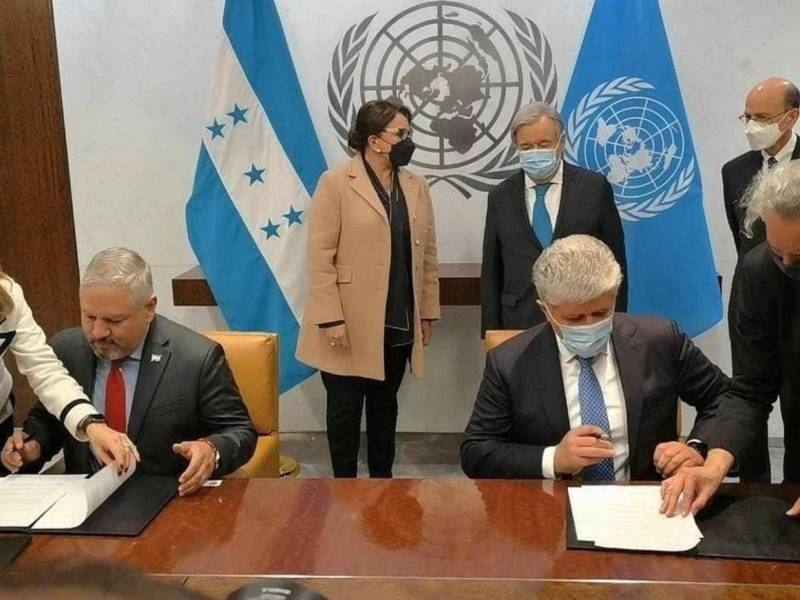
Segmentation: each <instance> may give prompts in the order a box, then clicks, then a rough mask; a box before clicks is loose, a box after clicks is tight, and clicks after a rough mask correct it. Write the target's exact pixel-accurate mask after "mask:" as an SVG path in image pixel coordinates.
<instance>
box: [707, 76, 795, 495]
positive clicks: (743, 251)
mask: <svg viewBox="0 0 800 600" xmlns="http://www.w3.org/2000/svg"><path fill="white" fill-rule="evenodd" d="M798 113H800V91H798V89H797V87H796V86H795V85H794V84H792V83H791V82H790V81H788V80H787V79H783V78H779V77H771V78H769V79H765V80H764V81H762V82H761V83H759V84H758V85H756V86H755V87H754V88H753V89H752V90H750V92H749V93H748V94H747V98H746V99H745V105H744V113H743V114H742V115H741V116H740V117H739V120H740V121H741V123H742V126H743V128H744V135H745V137H746V139H747V142H748V144H749V145H750V148H751V150H750V151H749V152H745V153H744V154H742V155H740V156H737V157H736V158H734V159H733V160H731V161H729V162H728V163H726V164H725V166H723V167H722V190H723V197H724V201H725V212H726V214H727V217H728V225H729V226H730V229H731V234H732V235H733V242H734V245H735V246H736V252H737V255H738V258H737V264H736V269H735V271H734V275H733V281H732V284H731V295H730V301H729V303H728V334H729V336H730V339H731V345H732V347H733V348H734V349H735V348H736V347H737V343H736V321H737V317H736V313H737V305H738V303H737V298H738V291H737V290H738V287H739V281H740V271H741V263H742V260H743V259H744V257H745V256H746V255H747V253H748V252H750V250H752V249H753V248H755V247H756V246H758V245H759V244H761V243H762V242H763V241H764V239H765V230H764V223H763V221H761V220H760V219H759V220H758V221H756V222H755V223H753V226H752V236H747V235H745V234H744V231H743V223H744V217H745V206H744V202H743V201H742V200H743V198H744V197H745V194H746V192H747V190H748V188H749V187H750V185H751V184H752V183H753V180H754V179H755V178H756V176H757V175H759V174H760V173H763V172H765V171H767V170H770V169H773V168H774V167H776V166H778V165H781V164H786V163H788V162H790V161H793V160H797V159H800V142H799V141H798V138H797V135H795V133H794V126H795V125H796V124H797V119H798ZM759 427H760V431H759V432H758V433H759V435H758V440H757V442H756V443H755V444H753V446H752V447H751V448H750V450H749V451H748V453H747V455H743V456H741V457H740V459H739V474H740V476H741V478H742V481H765V482H769V480H770V462H769V452H768V450H767V425H766V422H765V423H763V425H762V424H760V425H759Z"/></svg>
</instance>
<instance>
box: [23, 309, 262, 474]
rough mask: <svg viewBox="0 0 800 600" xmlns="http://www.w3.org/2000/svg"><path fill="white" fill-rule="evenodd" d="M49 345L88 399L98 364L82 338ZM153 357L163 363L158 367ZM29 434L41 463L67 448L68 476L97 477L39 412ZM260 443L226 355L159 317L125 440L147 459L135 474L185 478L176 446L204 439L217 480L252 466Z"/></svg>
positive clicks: (75, 445)
mask: <svg viewBox="0 0 800 600" xmlns="http://www.w3.org/2000/svg"><path fill="white" fill-rule="evenodd" d="M50 344H51V345H52V346H53V349H54V350H55V352H56V355H57V356H58V358H59V359H60V360H61V361H62V362H63V363H64V366H65V367H66V368H67V370H68V371H69V373H70V375H72V376H73V377H74V378H75V379H76V380H77V381H78V383H79V384H80V385H81V386H82V387H83V389H84V391H85V392H86V393H87V395H88V396H89V397H90V398H91V397H92V392H93V391H94V377H95V366H96V359H95V355H94V353H93V352H92V349H91V347H90V346H89V343H88V342H87V341H86V338H85V337H84V335H83V332H82V331H81V330H80V329H79V328H75V329H68V330H65V331H61V332H59V333H57V334H56V335H55V336H53V338H52V340H51V341H50ZM153 355H160V356H161V359H160V360H159V361H157V362H156V361H154V360H153V359H152V357H153ZM24 428H25V431H26V432H28V433H29V434H30V435H32V436H33V437H34V438H35V439H36V440H37V441H38V442H39V443H40V444H41V445H42V454H43V460H48V459H49V458H50V457H52V456H53V455H54V454H55V453H57V452H58V451H59V450H60V449H61V448H62V447H63V448H64V458H65V462H66V467H67V472H68V473H88V472H92V470H93V467H94V466H95V463H94V460H95V459H94V458H93V455H92V453H91V450H90V448H89V445H88V444H86V443H81V442H78V441H77V440H75V439H74V438H73V437H72V436H71V435H69V434H68V433H67V432H66V430H65V429H64V427H63V426H62V425H61V423H60V422H59V421H58V420H57V419H54V418H53V417H52V415H50V413H48V412H47V410H46V409H45V408H44V407H43V406H42V405H41V404H37V405H36V406H35V407H34V408H33V410H32V411H31V413H30V415H29V416H28V418H27V420H26V421H25V425H24ZM256 435H257V434H256V431H255V429H254V428H253V424H252V422H251V420H250V415H249V414H248V413H247V408H246V407H245V405H244V402H243V401H242V398H241V396H240V395H239V389H238V388H237V386H236V382H235V381H234V380H233V375H232V373H231V370H230V367H228V363H227V361H226V360H225V354H224V352H223V350H222V347H221V346H220V345H219V344H217V343H216V342H213V341H211V340H210V339H208V338H206V337H205V336H202V335H200V334H199V333H196V332H194V331H192V330H190V329H187V328H186V327H183V326H182V325H179V324H177V323H175V322H174V321H170V320H169V319H167V318H166V317H162V316H158V315H156V317H155V318H154V319H153V322H152V323H151V325H150V331H149V332H148V334H147V338H146V339H145V343H144V347H143V351H142V362H141V365H140V368H139V377H138V379H137V382H136V390H135V392H134V397H133V404H132V406H131V411H130V418H129V421H128V436H129V437H130V438H131V440H133V442H134V443H135V444H136V446H137V448H138V449H139V453H140V454H141V457H142V462H141V464H140V465H139V466H138V467H137V469H138V470H140V471H141V472H143V473H150V474H155V475H177V474H180V473H181V472H183V470H184V469H185V468H186V465H187V462H186V460H185V459H184V458H182V457H181V456H179V455H177V454H175V453H174V452H173V451H172V444H175V443H178V442H183V441H192V440H196V439H198V438H201V437H206V438H208V439H209V440H210V441H212V442H213V443H214V445H215V446H216V447H217V450H219V453H220V466H219V469H218V471H217V472H215V473H214V476H217V477H219V476H222V475H225V474H227V473H230V472H232V471H234V470H236V469H237V468H239V467H240V466H241V465H243V464H244V463H245V462H247V461H248V460H249V459H250V457H251V456H252V455H253V451H254V450H255V445H256ZM38 466H40V465H31V468H33V469H35V468H36V467H38Z"/></svg>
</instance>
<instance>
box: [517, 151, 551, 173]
mask: <svg viewBox="0 0 800 600" xmlns="http://www.w3.org/2000/svg"><path fill="white" fill-rule="evenodd" d="M559 162H560V159H559V158H558V151H557V150H555V149H553V148H536V149H534V150H521V151H520V153H519V164H520V166H521V167H522V170H523V171H525V172H526V173H527V174H528V175H530V176H531V177H532V178H533V179H547V178H548V177H550V176H551V175H553V174H554V173H555V172H556V171H557V170H558V163H559Z"/></svg>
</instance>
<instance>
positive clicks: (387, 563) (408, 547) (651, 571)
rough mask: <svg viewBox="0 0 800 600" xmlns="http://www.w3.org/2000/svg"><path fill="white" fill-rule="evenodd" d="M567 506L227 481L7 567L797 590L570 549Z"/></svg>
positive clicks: (38, 549) (743, 576) (770, 578)
mask: <svg viewBox="0 0 800 600" xmlns="http://www.w3.org/2000/svg"><path fill="white" fill-rule="evenodd" d="M732 489H736V490H742V491H743V492H742V493H745V491H746V492H747V493H752V492H753V488H750V491H747V490H748V488H744V487H742V486H736V488H732ZM728 491H731V490H728ZM756 491H758V493H768V494H771V495H779V496H782V497H787V498H789V497H793V496H794V495H795V494H796V493H797V491H798V489H797V488H796V487H794V488H792V487H784V486H761V487H759V488H757V490H756ZM565 502H566V485H565V484H564V483H563V482H546V481H508V480H496V481H480V480H478V481H474V480H467V479H435V480H414V479H394V480H367V479H360V480H332V479H309V480H302V479H293V480H268V479H252V480H225V481H224V482H223V484H222V486H221V487H219V488H204V489H202V490H201V491H200V493H198V494H197V495H195V496H192V497H189V498H177V499H175V500H173V501H172V502H171V503H170V504H169V505H168V506H167V507H166V508H165V509H164V511H162V513H161V514H160V515H159V516H158V517H157V519H156V520H155V521H154V522H153V523H151V525H150V526H149V527H148V528H147V529H146V530H145V531H144V532H143V533H142V535H140V536H139V537H138V538H132V539H131V538H128V539H125V538H108V537H78V536H46V535H43V536H35V538H34V540H33V542H32V543H31V545H30V546H29V547H28V549H27V550H25V552H24V553H23V554H22V556H20V558H19V559H18V560H17V562H16V563H15V567H16V568H25V567H31V566H36V565H38V564H41V563H43V562H44V561H51V560H55V561H57V560H61V559H64V558H72V559H74V558H76V557H80V556H85V557H86V558H92V559H106V560H116V561H121V562H124V563H125V564H127V565H130V566H132V567H136V568H139V569H142V570H144V571H146V572H148V573H153V574H162V575H184V576H200V577H203V576H255V575H273V576H278V575H291V576H296V577H340V576H349V577H359V578H361V577H364V578H398V577H399V578H416V579H422V578H439V579H443V578H465V579H471V580H481V579H485V580H493V579H515V580H527V581H530V580H549V581H572V582H576V581H598V580H599V581H606V582H607V581H619V580H624V581H642V582H647V581H650V582H673V583H674V582H698V583H699V582H709V583H730V584H754V583H755V584H780V585H792V584H795V585H798V584H800V564H794V563H774V562H763V561H743V560H719V559H700V558H692V557H685V556H669V555H657V554H645V553H641V554H634V553H620V552H605V551H582V550H567V549H566V539H565V531H564V527H565ZM598 509H601V507H598ZM753 526H754V527H757V526H758V525H757V524H755V523H754V524H753ZM567 597H568V596H567ZM601 597H602V596H601ZM704 597H705V596H704ZM709 597H710V596H709ZM769 597H773V596H769Z"/></svg>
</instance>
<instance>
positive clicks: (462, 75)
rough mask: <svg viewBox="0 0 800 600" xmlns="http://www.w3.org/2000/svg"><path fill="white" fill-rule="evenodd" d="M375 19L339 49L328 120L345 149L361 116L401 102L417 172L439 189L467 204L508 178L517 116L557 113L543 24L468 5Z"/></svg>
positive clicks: (433, 6)
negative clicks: (383, 103) (533, 104)
mask: <svg viewBox="0 0 800 600" xmlns="http://www.w3.org/2000/svg"><path fill="white" fill-rule="evenodd" d="M385 13H386V14H383V11H382V12H381V13H376V14H371V15H368V16H366V17H364V18H363V19H361V20H359V21H357V22H356V23H354V24H353V25H351V26H350V27H349V28H348V29H347V30H346V31H345V32H344V35H343V36H342V39H341V40H340V41H339V43H338V44H337V45H336V48H335V50H334V52H333V57H332V60H331V70H330V76H329V79H328V86H327V88H328V99H329V101H330V107H329V117H330V123H331V125H332V127H333V128H334V129H335V130H336V133H337V134H338V135H339V138H340V143H341V145H342V148H343V149H346V138H347V131H348V130H349V128H350V126H351V124H352V122H353V118H354V115H355V111H356V110H357V107H358V106H360V105H361V104H363V103H364V102H367V101H369V100H373V99H376V98H377V99H394V100H399V101H401V102H402V103H403V104H405V105H406V106H408V107H409V108H410V109H411V111H412V115H413V123H414V130H415V131H414V136H415V137H414V142H415V143H416V144H417V152H416V153H415V155H414V160H413V162H412V164H413V165H414V166H416V167H419V168H422V169H425V170H427V171H428V178H429V181H430V183H431V185H434V186H435V185H437V184H439V183H442V182H445V183H448V184H449V185H451V186H452V187H453V188H455V189H456V190H458V191H459V192H460V193H461V194H463V195H464V196H470V195H471V193H472V191H474V190H477V191H481V192H485V191H488V190H489V189H490V188H491V187H492V186H493V185H494V184H495V183H497V182H498V181H500V180H502V179H504V178H506V177H508V176H509V175H510V174H511V173H512V172H513V170H514V168H515V167H516V157H515V153H514V151H513V149H511V148H510V147H509V144H508V133H509V129H508V126H509V123H510V122H511V119H512V117H513V116H514V113H515V112H516V111H517V110H518V109H519V108H520V107H521V106H522V105H523V104H525V103H527V102H530V101H532V100H538V101H543V102H549V103H553V102H555V99H556V93H557V90H558V73H557V69H556V65H555V63H554V60H553V51H552V49H551V47H550V42H549V41H548V39H547V37H546V36H545V35H544V33H543V32H542V30H541V28H540V27H539V26H538V25H537V24H536V22H535V21H534V20H533V19H531V18H529V17H525V16H522V15H520V14H518V13H516V12H514V11H510V10H504V11H500V10H495V11H492V13H491V14H490V13H489V12H486V11H483V10H480V9H478V8H475V7H472V6H469V5H467V4H464V3H461V2H449V1H437V2H426V3H423V4H419V5H417V6H413V7H411V8H408V9H406V10H401V11H399V12H396V13H394V14H393V13H392V12H390V11H385Z"/></svg>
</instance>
